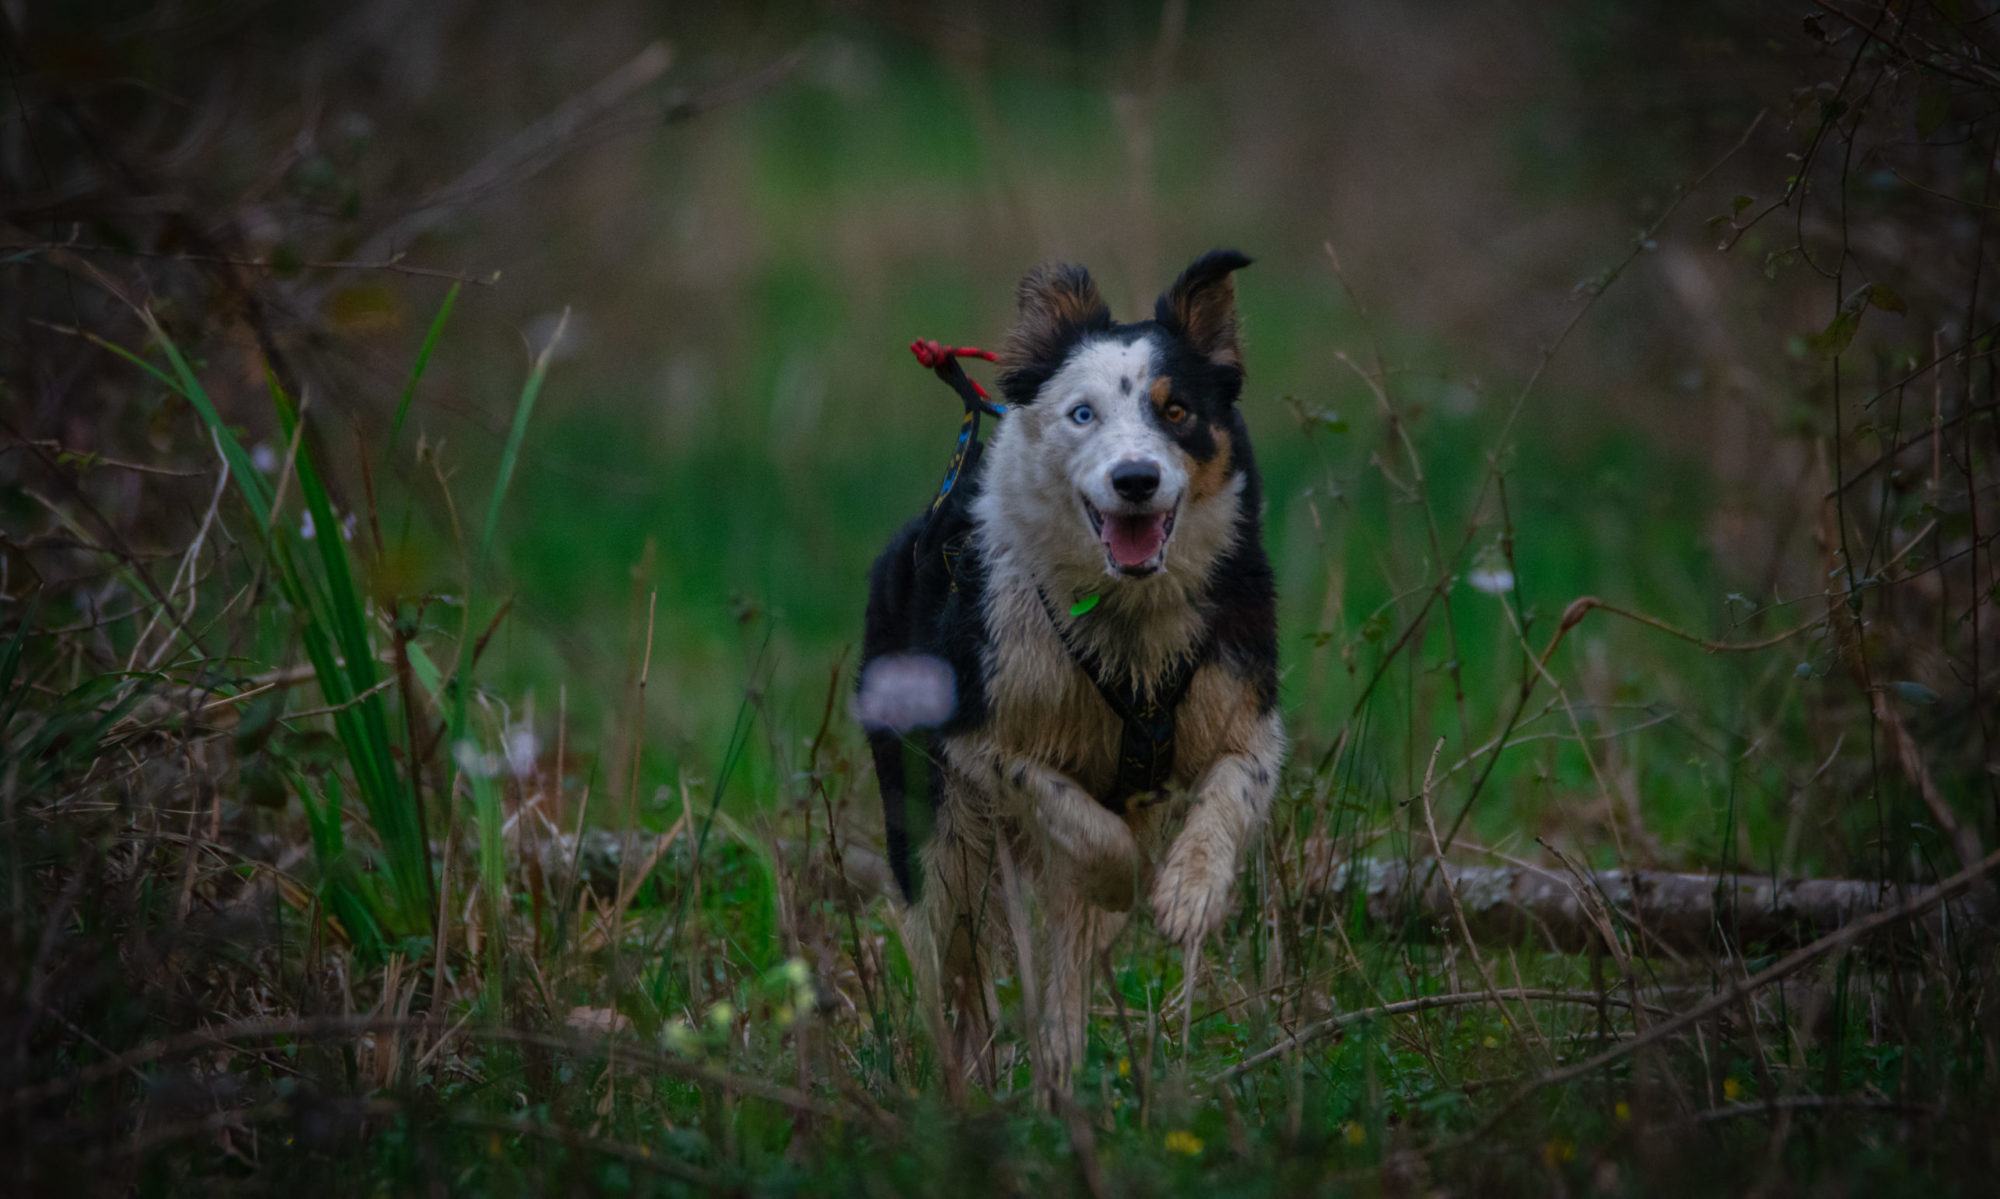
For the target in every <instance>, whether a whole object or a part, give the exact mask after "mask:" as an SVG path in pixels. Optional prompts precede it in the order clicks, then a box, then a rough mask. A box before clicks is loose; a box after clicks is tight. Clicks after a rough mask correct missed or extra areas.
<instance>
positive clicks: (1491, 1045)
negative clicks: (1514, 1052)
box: [1480, 1037, 1500, 1049]
mask: <svg viewBox="0 0 2000 1199" xmlns="http://www.w3.org/2000/svg"><path fill="white" fill-rule="evenodd" d="M1480 1044H1482V1045H1484V1046H1486V1047H1487V1048H1488V1049H1498V1048H1500V1038H1498V1037H1487V1038H1486V1039H1485V1040H1484V1041H1481V1042H1480Z"/></svg>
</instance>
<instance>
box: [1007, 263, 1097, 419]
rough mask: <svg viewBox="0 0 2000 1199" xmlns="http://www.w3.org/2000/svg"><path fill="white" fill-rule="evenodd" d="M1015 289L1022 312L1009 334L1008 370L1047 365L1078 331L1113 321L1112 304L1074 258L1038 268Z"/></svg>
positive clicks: (1031, 368)
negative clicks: (1074, 261)
mask: <svg viewBox="0 0 2000 1199" xmlns="http://www.w3.org/2000/svg"><path fill="white" fill-rule="evenodd" d="M1017 294H1018V296H1019V299H1020V303H1021V315H1020V319H1019V320H1017V321H1015V323H1014V331H1013V332H1012V333H1009V334H1008V335H1007V350H1006V353H1005V355H1004V360H1005V362H1006V364H1007V367H1008V370H1009V372H1010V373H1016V372H1029V373H1032V372H1034V370H1035V368H1036V367H1037V366H1048V365H1050V364H1051V363H1052V360H1053V359H1054V358H1056V357H1057V356H1058V355H1059V354H1060V353H1061V352H1062V351H1063V350H1064V349H1065V348H1066V347H1067V345H1068V343H1069V341H1070V340H1071V339H1072V338H1074V337H1075V336H1076V335H1077V334H1078V333H1080V332H1082V331H1084V330H1087V329H1095V328H1105V327H1108V326H1109V325H1110V324H1111V309H1110V307H1109V306H1107V305H1106V304H1105V303H1104V297H1103V296H1102V295H1099V294H1098V291H1097V283H1096V282H1095V281H1094V280H1093V279H1091V277H1090V272H1089V271H1086V270H1084V269H1083V268H1082V267H1080V266H1077V265H1076V264H1074V263H1068V262H1059V263H1050V264H1047V265H1045V266H1038V267H1036V268H1035V269H1034V270H1031V271H1029V272H1028V273H1027V274H1026V275H1024V276H1022V277H1021V286H1020V288H1019V290H1018V292H1017ZM1009 390H1010V391H1011V390H1013V389H1011V388H1010V389H1009ZM1017 402H1018V401H1017Z"/></svg>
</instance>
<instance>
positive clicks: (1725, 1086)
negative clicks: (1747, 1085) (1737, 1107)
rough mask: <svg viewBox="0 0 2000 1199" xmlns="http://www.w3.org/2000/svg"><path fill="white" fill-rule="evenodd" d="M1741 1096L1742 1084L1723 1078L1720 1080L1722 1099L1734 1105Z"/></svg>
mask: <svg viewBox="0 0 2000 1199" xmlns="http://www.w3.org/2000/svg"><path fill="white" fill-rule="evenodd" d="M1742 1094H1743V1084H1742V1083H1740V1082H1737V1081H1736V1080H1735V1079H1733V1078H1725V1079H1723V1080H1722V1097H1723V1098H1724V1099H1727V1100H1729V1101H1730V1102H1731V1103H1734V1102H1736V1100H1737V1099H1738V1098H1740V1097H1741V1096H1742Z"/></svg>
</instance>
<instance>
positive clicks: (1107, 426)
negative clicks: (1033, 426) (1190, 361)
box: [1035, 337, 1188, 512]
mask: <svg viewBox="0 0 2000 1199" xmlns="http://www.w3.org/2000/svg"><path fill="white" fill-rule="evenodd" d="M1157 354H1158V351H1157V350H1156V349H1155V347H1154V345H1153V343H1152V340H1151V339H1149V338H1144V337H1141V338H1138V339H1137V340H1134V341H1132V342H1130V343H1125V342H1118V341H1112V340H1108V339H1107V340H1103V341H1096V342H1091V343H1089V344H1087V345H1084V346H1081V347H1079V348H1078V349H1077V350H1076V352H1075V353H1073V354H1071V355H1070V357H1069V361H1067V362H1065V363H1064V364H1063V367H1062V369H1061V370H1059V371H1057V372H1056V373H1055V374H1054V375H1053V376H1051V377H1050V379H1049V381H1048V383H1047V384H1045V385H1044V386H1043V387H1042V391H1041V395H1040V396H1039V397H1038V398H1037V399H1036V400H1035V407H1037V408H1039V409H1043V410H1044V411H1045V413H1046V417H1047V420H1048V424H1047V426H1046V428H1045V431H1044V434H1043V436H1045V437H1047V438H1050V439H1052V440H1054V441H1055V442H1056V444H1058V445H1061V446H1064V447H1066V448H1067V451H1068V452H1067V453H1066V454H1064V455H1063V458H1062V462H1063V466H1064V468H1065V473H1066V475H1067V478H1068V482H1069V485H1070V487H1071V489H1072V491H1073V492H1074V493H1076V494H1079V495H1081V496H1083V497H1084V498H1085V499H1088V500H1089V501H1090V502H1091V503H1092V504H1095V505H1096V506H1097V508H1098V510H1099V511H1102V512H1111V511H1116V510H1119V509H1123V508H1130V507H1132V506H1133V505H1132V504H1131V503H1130V502H1129V501H1127V500H1125V499H1124V498H1122V497H1121V496H1119V494H1118V492H1117V491H1116V490H1115V489H1113V487H1112V486H1111V471H1112V468H1113V467H1115V466H1117V465H1118V464H1119V463H1121V462H1134V461H1136V462H1149V463H1152V464H1153V465H1154V466H1156V467H1157V468H1158V469H1159V472H1160V486H1159V490H1158V491H1157V492H1155V493H1154V495H1153V498H1152V499H1150V500H1148V501H1146V502H1145V504H1144V506H1145V507H1148V508H1153V509H1163V510H1165V509H1171V508H1173V506H1174V505H1176V504H1178V503H1179V502H1180V499H1181V497H1182V496H1183V495H1185V494H1186V492H1187V485H1188V477H1187V469H1186V467H1185V466H1184V465H1183V459H1182V457H1181V454H1180V451H1179V448H1178V447H1177V446H1175V445H1174V443H1173V441H1172V440H1171V439H1169V438H1168V437H1167V435H1166V434H1165V433H1163V432H1161V431H1160V428H1159V426H1158V425H1156V424H1154V423H1153V420H1152V418H1151V416H1150V415H1149V413H1148V409H1149V408H1150V407H1151V406H1152V399H1151V397H1150V392H1151V389H1152V386H1153V378H1154V372H1155V365H1154V364H1155V362H1156V361H1157ZM1079 404H1088V405H1089V406H1090V409H1091V414H1092V415H1091V419H1090V420H1089V421H1087V422H1081V423H1080V422H1078V421H1077V420H1076V419H1075V412H1076V408H1077V405H1079Z"/></svg>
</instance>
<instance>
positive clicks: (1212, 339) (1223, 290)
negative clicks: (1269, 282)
mask: <svg viewBox="0 0 2000 1199" xmlns="http://www.w3.org/2000/svg"><path fill="white" fill-rule="evenodd" d="M1249 265H1250V259H1248V258H1247V257H1245V256H1244V255H1242V254H1241V253H1239V252H1237V251H1235V250H1210V251H1209V252H1208V253H1206V254H1203V255H1202V256H1201V257H1200V258H1197V259H1195V260H1194V261H1193V262H1192V263H1189V264H1188V269H1186V270H1184V271H1182V272H1181V277H1180V278H1178V279H1176V280H1174V285H1173V286H1172V287H1169V288H1168V289H1167V290H1166V294H1164V295H1162V296H1161V297H1160V302H1159V303H1158V304H1156V305H1154V306H1153V318H1154V319H1155V320H1157V321H1159V322H1160V323H1161V324H1162V325H1165V326H1166V327H1167V328H1168V329H1170V330H1172V331H1173V332H1175V333H1178V334H1180V335H1181V336H1182V337H1184V338H1186V339H1187V340H1188V343H1189V344H1190V345H1192V346H1193V347H1194V348H1195V349H1196V350H1198V351H1200V352H1201V353H1202V354H1204V355H1206V356H1207V358H1208V360H1209V361H1211V362H1214V363H1217V364H1218V365H1221V366H1233V367H1236V368H1238V369H1239V370H1240V369H1241V368H1242V366H1243V355H1242V352H1241V350H1240V349H1239V348H1238V346H1237V343H1236V281H1235V280H1234V279H1232V278H1231V277H1230V276H1231V275H1232V274H1233V273H1234V272H1236V271H1240V270H1242V269H1243V268H1244V267H1246V266H1249Z"/></svg>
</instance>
